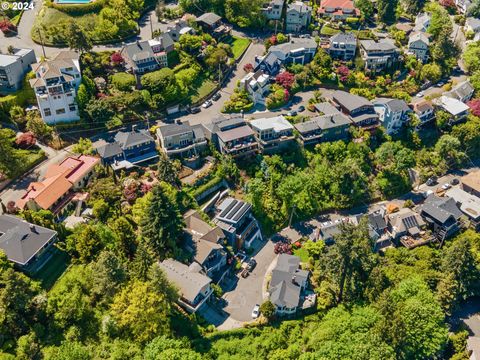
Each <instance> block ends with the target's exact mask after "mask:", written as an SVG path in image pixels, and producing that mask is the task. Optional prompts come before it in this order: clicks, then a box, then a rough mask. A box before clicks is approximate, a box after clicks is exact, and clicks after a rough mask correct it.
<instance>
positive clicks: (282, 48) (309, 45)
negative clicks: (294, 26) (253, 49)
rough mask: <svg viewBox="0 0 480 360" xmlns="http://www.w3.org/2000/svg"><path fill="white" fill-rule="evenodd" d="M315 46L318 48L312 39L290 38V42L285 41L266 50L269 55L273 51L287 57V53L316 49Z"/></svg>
mask: <svg viewBox="0 0 480 360" xmlns="http://www.w3.org/2000/svg"><path fill="white" fill-rule="evenodd" d="M317 46H318V45H317V42H316V41H315V40H314V39H311V38H299V37H291V38H290V41H287V42H285V43H283V44H278V45H274V46H271V47H270V49H268V51H269V53H271V52H274V51H279V52H281V53H283V54H284V55H288V54H289V53H291V52H295V51H298V50H303V49H316V48H317Z"/></svg>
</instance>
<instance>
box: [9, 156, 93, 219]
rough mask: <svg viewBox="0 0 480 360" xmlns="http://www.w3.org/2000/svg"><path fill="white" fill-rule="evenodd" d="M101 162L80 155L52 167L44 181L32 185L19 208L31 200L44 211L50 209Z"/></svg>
mask: <svg viewBox="0 0 480 360" xmlns="http://www.w3.org/2000/svg"><path fill="white" fill-rule="evenodd" d="M99 162H100V160H99V159H98V158H97V157H94V156H87V155H80V156H77V157H71V156H70V157H67V158H66V159H65V160H63V161H62V162H61V163H60V164H53V165H51V166H50V167H49V168H48V169H47V171H46V173H45V179H44V180H42V181H40V182H32V183H30V185H29V186H28V190H27V192H26V193H25V194H24V195H23V196H22V197H21V198H20V200H18V201H17V206H18V207H19V208H20V209H23V208H25V205H26V204H27V202H28V201H29V200H33V201H35V203H36V204H37V205H38V206H39V207H41V208H42V209H45V210H47V209H49V208H50V207H51V206H52V205H53V204H55V203H56V202H57V201H58V200H59V199H60V198H61V197H62V196H64V195H65V194H66V193H67V192H68V191H69V190H70V189H71V188H72V187H73V184H74V183H75V182H77V181H78V180H80V179H81V178H83V177H84V176H85V175H86V174H88V173H89V172H90V171H91V170H92V169H93V168H94V167H95V166H96V165H97V164H98V163H99Z"/></svg>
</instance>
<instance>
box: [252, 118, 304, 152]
mask: <svg viewBox="0 0 480 360" xmlns="http://www.w3.org/2000/svg"><path fill="white" fill-rule="evenodd" d="M250 126H251V128H252V130H253V132H254V133H255V137H256V138H257V141H258V143H259V145H260V149H261V150H262V152H264V153H267V154H268V153H275V152H277V151H281V150H285V149H287V148H289V147H290V146H291V145H292V143H293V142H294V141H295V136H294V135H293V129H294V128H293V125H292V124H290V122H289V121H288V120H287V119H285V118H284V117H283V115H279V116H275V117H271V118H261V119H255V120H252V121H250Z"/></svg>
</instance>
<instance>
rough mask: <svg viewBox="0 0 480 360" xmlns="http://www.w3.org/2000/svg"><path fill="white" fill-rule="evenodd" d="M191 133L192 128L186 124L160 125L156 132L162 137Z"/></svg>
mask: <svg viewBox="0 0 480 360" xmlns="http://www.w3.org/2000/svg"><path fill="white" fill-rule="evenodd" d="M192 131H193V130H192V127H191V126H190V124H189V123H188V122H184V123H180V124H177V123H173V124H167V125H162V126H160V127H159V128H158V132H159V133H160V134H161V136H162V137H167V136H175V135H180V134H185V133H190V132H192Z"/></svg>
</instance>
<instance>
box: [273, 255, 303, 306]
mask: <svg viewBox="0 0 480 360" xmlns="http://www.w3.org/2000/svg"><path fill="white" fill-rule="evenodd" d="M308 276H309V272H308V271H306V270H302V269H300V258H299V257H298V256H294V255H287V254H281V255H279V256H278V259H277V264H276V266H275V268H274V269H273V270H272V278H271V280H270V288H269V293H270V301H272V303H273V304H275V305H276V306H286V307H288V308H292V307H296V306H298V303H299V301H300V293H301V286H299V284H300V283H303V282H304V281H306V280H307V279H308Z"/></svg>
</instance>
